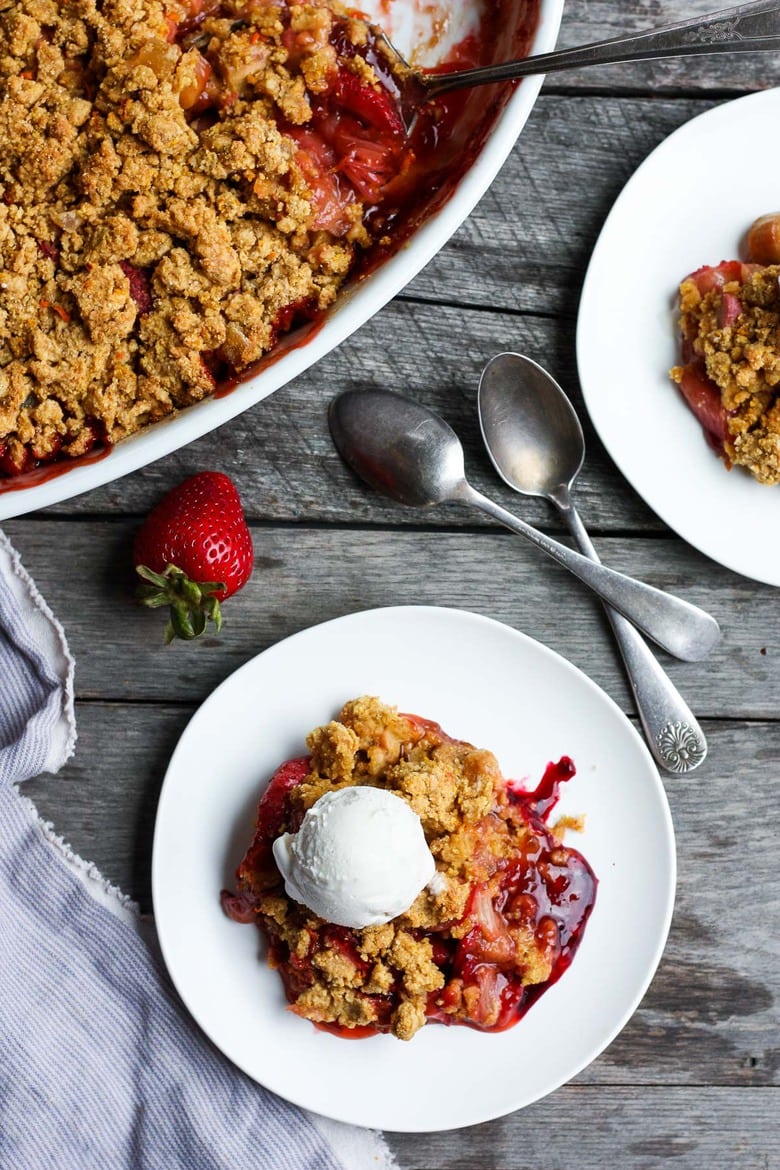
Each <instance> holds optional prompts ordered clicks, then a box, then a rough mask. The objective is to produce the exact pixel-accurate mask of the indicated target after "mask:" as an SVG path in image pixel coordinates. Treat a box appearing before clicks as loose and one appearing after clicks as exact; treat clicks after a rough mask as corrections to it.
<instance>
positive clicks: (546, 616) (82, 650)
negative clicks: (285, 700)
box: [6, 520, 780, 718]
mask: <svg viewBox="0 0 780 1170" xmlns="http://www.w3.org/2000/svg"><path fill="white" fill-rule="evenodd" d="M6 529H7V532H8V535H9V536H10V538H11V539H12V540H13V541H14V543H15V544H16V546H17V547H18V548H19V550H20V552H21V554H22V558H23V561H24V563H25V564H26V565H27V567H28V568H29V570H30V572H31V573H32V574H33V576H34V577H35V579H36V581H37V582H38V585H39V587H40V588H41V590H42V592H43V595H44V596H45V597H46V598H47V600H48V602H49V604H50V605H51V606H52V609H53V610H54V612H55V613H56V614H58V615H59V617H60V618H61V620H62V621H63V622H64V623H65V628H66V631H67V635H68V638H69V639H70V643H71V646H72V648H73V652H74V654H75V656H76V660H77V663H78V668H77V690H78V694H79V696H80V697H82V698H99V699H104V700H105V699H117V700H137V699H142V700H144V701H166V700H169V701H170V700H172V701H175V702H181V701H182V700H185V699H186V700H191V701H200V700H201V699H202V698H203V697H204V696H205V695H206V694H208V693H209V691H210V690H211V689H212V688H213V687H214V686H215V685H217V683H218V682H220V681H221V679H222V678H224V677H225V675H226V674H228V673H230V672H231V671H233V670H234V669H236V667H238V666H239V665H241V664H242V663H243V662H245V661H246V660H247V659H248V658H250V657H252V656H253V655H254V654H256V653H257V652H259V651H260V650H262V649H264V648H265V647H266V646H269V645H271V644H272V643H274V642H277V641H278V640H279V639H280V638H283V637H285V636H287V635H288V634H291V633H294V632H296V631H297V630H299V629H302V628H305V627H307V626H310V625H313V624H316V623H318V622H321V621H326V620H328V619H330V618H333V617H338V616H340V615H342V614H344V613H350V612H354V611H356V610H361V609H370V608H373V607H376V606H386V605H399V604H427V605H450V606H454V607H456V608H467V609H473V610H476V611H477V612H480V613H484V614H486V615H487V616H489V617H493V618H496V619H497V620H499V621H503V622H506V623H508V624H509V625H510V626H514V627H515V628H516V629H520V630H523V631H524V632H525V633H527V634H529V635H530V636H531V637H534V638H537V639H538V640H540V641H542V642H545V643H546V644H547V645H549V646H551V647H552V648H553V649H554V650H557V651H558V652H560V653H561V654H563V655H564V656H565V657H567V658H569V659H570V660H571V661H572V662H574V663H575V664H576V665H578V666H580V667H581V668H582V669H583V670H585V671H586V673H588V674H589V675H590V676H591V677H592V678H593V679H594V680H595V681H596V682H597V683H598V684H599V685H601V686H603V687H604V689H605V690H607V692H608V693H609V694H611V695H612V696H613V697H614V698H615V699H616V701H617V702H618V703H620V704H621V705H622V706H623V707H624V708H625V709H627V710H631V703H630V700H629V697H628V692H627V687H626V684H625V681H624V679H623V675H622V671H621V667H620V665H619V661H618V658H617V656H616V652H615V650H614V648H613V644H612V641H611V636H610V634H609V632H608V629H607V626H606V621H605V618H604V616H603V614H602V612H601V609H600V607H599V605H598V604H597V603H596V602H595V600H594V599H593V598H592V596H591V595H590V593H588V592H587V591H586V590H585V589H584V588H583V587H582V586H581V585H580V584H579V582H577V581H575V580H574V579H573V578H571V577H570V576H569V574H568V573H566V572H565V571H564V570H563V569H561V568H559V567H558V566H557V565H555V564H554V563H553V562H552V561H549V560H548V558H546V557H544V556H543V555H542V554H541V553H539V552H538V551H537V550H536V549H534V548H533V547H532V546H531V545H529V544H527V543H526V542H525V541H523V540H521V539H519V538H518V537H515V536H513V535H512V534H511V533H508V532H505V531H504V530H495V531H482V532H467V533H464V532H446V531H424V532H423V533H420V532H413V531H408V530H391V531H387V532H386V531H381V530H368V531H365V530H363V529H360V528H358V529H346V530H343V529H333V528H307V527H304V526H301V527H297V526H296V527H290V528H266V527H262V526H261V527H256V528H255V529H254V540H255V547H256V554H257V564H256V569H255V573H254V576H253V578H252V580H251V582H250V584H249V585H248V586H247V587H246V588H245V589H244V590H243V591H242V592H241V593H239V594H237V595H236V596H235V597H234V598H231V599H230V601H229V602H228V604H227V605H226V606H225V612H226V621H225V625H224V627H223V631H222V633H221V634H220V635H219V637H214V636H207V637H206V638H204V639H202V640H201V641H200V642H197V643H192V644H189V645H184V644H180V645H178V646H173V647H167V648H164V647H163V646H162V644H161V637H162V626H163V624H164V623H163V616H162V614H160V613H159V612H149V611H147V610H143V609H141V608H139V607H137V606H136V605H134V604H133V601H132V588H133V581H132V573H131V568H130V560H131V547H132V536H133V531H134V525H133V524H132V523H130V522H127V521H117V522H115V523H109V522H106V521H100V522H85V523H78V524H77V523H69V522H67V521H51V520H47V521H45V522H44V521H42V520H14V521H12V522H9V523H8V524H7V525H6ZM598 547H599V551H600V552H601V554H602V555H603V558H604V560H605V561H606V562H607V563H609V564H612V565H614V567H615V568H617V569H621V570H623V571H628V572H633V573H635V575H637V576H639V577H640V578H643V579H645V580H647V581H649V582H650V583H651V584H654V585H658V586H660V587H661V588H665V589H668V590H672V591H675V592H677V593H679V594H680V595H681V596H683V597H686V598H687V599H688V600H690V601H693V602H694V603H695V604H699V605H703V606H706V607H708V608H710V609H711V610H712V612H713V613H714V614H715V616H716V617H717V618H719V619H720V621H721V623H722V626H723V630H724V639H723V643H722V645H721V646H720V647H719V648H718V649H717V650H716V651H715V653H714V654H713V655H712V656H711V657H710V659H708V660H707V661H706V662H700V663H682V662H677V661H674V660H672V659H669V658H667V657H666V656H664V658H665V661H666V663H667V665H668V669H669V673H670V675H671V676H672V678H673V679H674V680H675V681H676V683H677V685H678V686H679V688H680V689H681V691H683V692H684V693H685V694H686V696H687V698H688V700H689V702H690V703H691V705H692V707H693V708H694V710H695V711H696V712H697V713H698V714H699V715H700V716H708V717H726V718H728V717H741V716H744V717H748V718H750V717H752V718H775V717H776V716H777V712H778V710H780V669H778V662H780V657H779V655H780V645H779V644H778V630H780V591H778V590H776V589H773V588H771V587H770V586H762V585H758V584H756V583H754V582H748V581H745V580H743V579H742V578H740V577H738V576H736V574H733V573H730V572H728V571H727V570H725V569H719V568H717V567H712V566H710V564H709V563H708V562H707V561H705V559H704V558H703V557H701V556H700V555H698V554H697V553H695V552H693V551H692V550H690V549H689V548H688V547H687V546H685V545H684V544H683V543H682V542H681V541H671V540H669V541H660V542H657V541H648V540H641V539H624V538H620V539H608V540H604V539H602V540H599V541H598ZM79 566H84V568H83V569H82V570H81V571H79Z"/></svg>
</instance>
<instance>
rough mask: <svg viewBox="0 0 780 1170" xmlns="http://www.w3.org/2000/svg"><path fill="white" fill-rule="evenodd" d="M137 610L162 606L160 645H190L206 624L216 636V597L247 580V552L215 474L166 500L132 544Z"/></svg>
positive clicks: (234, 509) (247, 540)
mask: <svg viewBox="0 0 780 1170" xmlns="http://www.w3.org/2000/svg"><path fill="white" fill-rule="evenodd" d="M133 553H134V562H135V567H136V572H137V573H138V574H139V576H140V577H142V578H143V580H144V581H145V582H147V584H145V585H141V586H139V589H138V597H139V600H140V601H141V603H142V604H143V605H147V606H149V607H150V608H151V609H156V608H157V607H159V606H162V605H169V606H170V619H169V621H168V625H167V626H166V628H165V641H166V643H169V642H172V641H173V639H174V638H186V639H190V638H197V637H198V635H199V634H202V633H203V631H204V630H205V629H206V623H207V621H208V620H209V619H210V620H212V621H213V622H214V623H215V626H216V630H217V632H219V630H220V628H221V626H222V613H221V611H220V607H219V600H218V597H217V595H218V594H219V595H220V596H221V597H222V598H223V599H224V598H226V597H230V596H232V594H234V593H235V592H236V591H237V590H238V589H240V588H241V587H242V586H243V585H246V583H247V581H248V580H249V577H250V575H251V573H252V565H253V562H254V551H253V549H252V537H251V535H250V532H249V529H248V528H247V525H246V520H245V518H244V511H243V508H242V507H241V500H240V499H239V495H238V492H237V491H236V489H235V487H234V485H233V483H232V482H231V480H229V479H228V477H227V476H226V475H223V474H222V473H221V472H219V471H202V472H200V473H199V474H198V475H193V476H191V477H190V478H189V479H185V480H184V482H183V483H180V484H179V486H178V487H175V488H174V489H173V490H172V491H170V492H168V495H167V496H164V497H163V499H162V500H161V501H160V503H159V504H158V505H157V507H156V508H153V509H152V511H151V512H150V513H149V515H148V516H147V518H146V520H145V521H144V524H143V526H142V528H141V531H140V532H139V533H138V536H137V537H136V541H135V548H134V550H133Z"/></svg>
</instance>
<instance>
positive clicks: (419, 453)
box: [328, 390, 466, 508]
mask: <svg viewBox="0 0 780 1170" xmlns="http://www.w3.org/2000/svg"><path fill="white" fill-rule="evenodd" d="M328 422H329V425H330V432H331V434H332V436H333V441H334V443H335V444H336V447H337V448H338V450H339V452H340V454H341V456H342V458H343V459H345V460H346V462H347V463H348V464H349V465H350V467H351V468H352V470H353V471H354V472H356V474H357V475H359V476H360V478H361V479H362V480H364V481H365V482H366V483H367V484H368V485H369V486H370V487H372V488H374V489H375V490H376V491H379V492H382V494H383V495H385V496H389V497H390V499H391V500H397V502H398V503H399V504H408V505H411V506H412V507H414V508H429V507H432V506H433V505H434V504H443V503H445V502H446V501H447V500H451V499H453V498H455V497H456V496H457V495H458V494H459V492H460V491H462V489H463V487H464V486H465V484H466V471H465V465H464V459H463V448H462V447H461V444H460V439H459V438H458V436H457V435H456V434H455V432H454V431H453V429H452V427H451V426H450V425H449V423H448V422H446V421H445V420H444V419H443V418H440V417H439V416H438V415H436V414H434V413H433V412H432V411H430V410H428V409H427V408H426V407H424V406H420V405H419V403H417V402H413V401H412V400H411V399H410V398H404V397H403V396H402V395H401V394H395V393H393V391H392V390H346V391H345V392H344V393H343V394H339V396H338V397H337V398H334V399H333V401H332V402H331V404H330V409H329V411H328Z"/></svg>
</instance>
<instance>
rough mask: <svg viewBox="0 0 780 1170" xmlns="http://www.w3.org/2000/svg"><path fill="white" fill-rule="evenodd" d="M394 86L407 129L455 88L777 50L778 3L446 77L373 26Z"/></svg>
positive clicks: (760, 2) (758, 2)
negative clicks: (415, 61)
mask: <svg viewBox="0 0 780 1170" xmlns="http://www.w3.org/2000/svg"><path fill="white" fill-rule="evenodd" d="M373 31H374V34H375V36H376V38H377V40H378V42H379V44H380V45H381V46H382V47H383V49H384V53H385V56H386V58H387V60H388V64H389V68H390V71H391V73H392V76H393V79H394V81H395V83H396V86H397V88H398V102H399V108H400V113H401V118H402V120H403V122H404V124H405V126H406V129H407V131H409V130H411V128H412V126H413V125H414V122H415V121H416V119H417V115H418V114H419V112H420V109H421V107H422V106H424V105H426V103H428V102H430V101H433V100H434V99H435V98H437V97H441V96H443V95H444V94H446V93H451V92H452V91H453V90H457V89H467V88H470V87H471V86H477V85H489V84H491V83H493V82H496V81H518V80H520V78H523V77H531V76H534V75H538V74H540V73H559V72H561V71H562V70H565V69H582V68H584V67H586V66H588V65H614V64H617V63H619V62H627V61H652V60H658V59H660V58H664V57H695V56H701V55H703V54H713V53H764V52H769V51H772V50H775V51H776V50H777V49H780V0H754V2H753V3H750V4H738V5H737V6H736V7H734V8H727V9H724V10H723V11H722V12H713V13H710V14H709V15H707V16H696V17H693V18H691V19H690V20H683V21H680V22H678V23H676V24H669V25H665V26H663V27H662V28H656V29H648V30H647V31H646V32H641V33H631V34H630V35H628V36H621V37H611V38H610V39H609V40H605V41H594V42H592V43H590V44H587V45H580V46H578V47H577V48H573V49H559V50H556V51H555V52H552V53H540V54H537V55H536V56H533V57H524V58H521V59H520V60H518V61H506V62H504V63H502V64H500V65H483V66H480V67H479V68H477V69H461V70H456V71H453V72H451V73H443V72H437V71H426V70H423V69H416V68H414V67H413V66H411V65H410V64H409V63H408V62H407V61H406V60H405V58H404V57H403V56H402V55H401V53H400V52H399V51H398V49H397V48H396V47H395V45H394V44H393V43H392V41H390V40H389V39H388V37H387V35H386V34H385V33H384V32H383V31H382V30H381V29H380V28H376V27H375V28H374V29H373Z"/></svg>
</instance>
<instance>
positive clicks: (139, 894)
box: [24, 703, 780, 1170]
mask: <svg viewBox="0 0 780 1170" xmlns="http://www.w3.org/2000/svg"><path fill="white" fill-rule="evenodd" d="M191 711H192V708H191V706H189V705H184V706H179V707H174V706H170V705H166V706H159V707H152V706H147V705H133V704H106V703H82V704H79V708H78V721H79V741H78V745H77V750H76V754H75V756H74V758H73V760H72V761H71V762H70V763H69V764H67V765H66V766H65V768H64V769H63V771H62V772H61V773H60V775H58V776H56V777H53V776H44V777H41V778H40V779H37V780H35V781H32V782H30V783H28V784H26V785H25V786H24V790H25V792H26V793H27V795H29V796H30V797H31V798H32V799H33V800H34V801H35V803H36V805H37V807H38V809H39V811H40V812H41V814H42V815H43V816H44V817H45V818H46V819H49V820H51V821H53V822H54V825H55V828H56V829H57V831H58V832H60V833H62V834H64V836H65V838H66V839H67V840H68V841H69V842H70V843H71V844H72V845H73V847H74V848H75V849H76V850H77V852H79V853H80V854H81V855H82V856H84V857H86V858H88V859H89V860H92V861H94V862H96V864H97V865H98V866H99V868H100V869H101V871H102V872H103V874H104V875H105V876H106V877H108V878H110V879H111V880H112V881H114V882H117V883H119V884H120V885H121V886H122V887H123V888H124V889H125V890H126V891H127V892H128V893H131V894H132V896H133V897H134V898H136V899H137V900H138V901H140V903H141V906H142V907H143V908H144V909H149V907H150V904H151V897H150V885H149V870H150V857H151V842H152V829H153V818H154V813H155V807H156V803H157V794H158V791H159V788H160V785H161V782H162V778H163V775H164V771H165V767H166V764H167V760H168V758H169V756H170V754H171V752H172V750H173V747H174V745H175V743H176V740H177V738H178V736H179V735H180V734H181V731H182V730H183V728H184V726H185V725H186V723H187V720H188V719H189V716H190V714H191ZM305 730H307V729H302V732H303V731H305ZM706 732H707V734H708V736H709V737H710V740H711V753H712V754H711V761H712V763H711V765H709V766H707V768H706V771H702V772H701V773H697V775H696V776H695V777H694V778H687V779H686V778H681V779H667V780H666V790H667V792H668V795H669V800H670V805H671V809H672V815H673V820H674V824H675V831H676V836H677V848H678V864H679V882H678V895H677V905H676V910H675V915H674V922H673V926H672V932H671V935H670V939H669V943H668V946H667V949H666V953H665V956H664V959H663V960H662V963H661V966H660V968H659V971H658V973H657V975H656V978H655V980H654V982H653V983H652V985H651V987H650V990H649V992H648V993H647V995H646V997H645V999H644V1001H643V1003H642V1004H641V1006H640V1007H639V1010H638V1011H637V1012H636V1014H635V1016H634V1017H633V1019H632V1020H631V1021H630V1023H629V1024H628V1026H627V1027H626V1028H625V1030H624V1031H623V1032H622V1033H621V1035H620V1036H619V1037H618V1038H617V1039H616V1040H615V1041H614V1042H613V1044H612V1045H611V1046H610V1047H609V1048H608V1049H607V1051H606V1052H605V1053H604V1054H603V1056H602V1057H601V1058H600V1059H599V1060H598V1061H596V1063H595V1064H593V1065H592V1066H591V1067H590V1068H589V1069H587V1070H586V1071H585V1072H584V1073H583V1074H582V1075H581V1077H580V1078H579V1083H580V1085H585V1084H587V1085H607V1084H609V1085H612V1086H613V1087H615V1088H616V1087H617V1086H620V1085H639V1084H642V1085H648V1086H652V1085H660V1084H665V1085H672V1084H675V1085H680V1086H689V1087H691V1088H693V1087H695V1086H697V1085H701V1084H705V1083H706V1084H717V1085H724V1086H728V1085H733V1086H741V1087H744V1088H747V1087H757V1086H767V1085H777V1084H779V1083H780V1048H779V1047H778V1035H779V1034H780V1018H779V1016H780V997H778V995H777V991H778V976H777V965H776V939H777V937H778V934H780V904H779V903H778V901H777V898H776V897H774V898H773V897H772V891H773V890H776V878H775V871H776V866H775V860H774V858H775V850H774V847H773V838H772V836H771V834H772V832H773V829H772V825H773V824H774V822H775V821H776V814H777V809H778V798H777V795H776V783H775V777H774V766H773V764H774V763H776V761H777V759H778V758H779V757H780V725H779V724H777V723H755V724H740V723H735V722H729V723H708V724H707V725H706ZM485 746H489V745H485ZM746 775H748V776H750V778H751V782H750V783H751V787H750V789H749V794H748V792H747V791H746V785H745V776H746ZM757 812H758V814H759V815H756V814H757ZM637 832H641V826H637ZM761 891H763V895H762V894H761V893H760V892H761ZM757 899H760V901H761V912H760V913H756V912H755V910H754V909H753V907H755V905H756V900H757ZM641 912H642V908H641V906H639V907H637V913H640V914H641ZM523 1116H524V1117H525V1116H527V1115H525V1114H524V1115H523ZM421 1164H422V1165H424V1166H427V1165H428V1164H429V1163H427V1162H422V1163H421ZM430 1164H431V1165H433V1164H441V1165H446V1164H447V1163H446V1162H445V1160H444V1158H441V1161H440V1163H434V1162H431V1163H430ZM466 1164H468V1165H471V1163H466ZM515 1164H516V1163H514V1162H511V1161H510V1162H508V1163H507V1165H512V1166H514V1165H515ZM558 1164H559V1163H557V1162H555V1161H553V1162H551V1163H550V1162H546V1163H544V1165H558ZM588 1164H589V1163H588ZM618 1164H620V1165H621V1167H622V1163H618ZM626 1164H627V1165H629V1166H630V1165H632V1163H630V1162H629V1163H626ZM707 1164H708V1163H707V1162H705V1161H702V1162H700V1163H699V1166H698V1167H697V1170H700V1167H701V1166H705V1165H707ZM711 1164H713V1165H714V1164H717V1163H711ZM721 1164H722V1163H721ZM414 1165H418V1163H414ZM475 1165H482V1163H475ZM491 1165H503V1163H501V1162H498V1163H494V1164H491ZM728 1165H729V1170H731V1164H730V1163H728ZM735 1165H739V1163H735ZM753 1165H760V1163H758V1162H754V1163H753Z"/></svg>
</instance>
